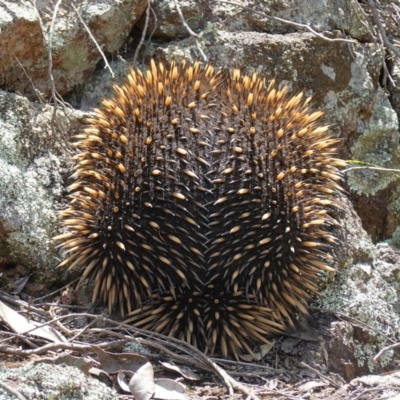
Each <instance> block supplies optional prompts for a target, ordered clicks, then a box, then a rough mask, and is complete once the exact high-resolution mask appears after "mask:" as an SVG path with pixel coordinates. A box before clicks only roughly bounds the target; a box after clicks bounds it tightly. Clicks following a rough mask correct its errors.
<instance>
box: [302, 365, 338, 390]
mask: <svg viewBox="0 0 400 400" xmlns="http://www.w3.org/2000/svg"><path fill="white" fill-rule="evenodd" d="M300 365H301V366H302V367H304V368H307V369H308V370H310V371H311V372H314V374H317V375H318V376H319V377H320V378H321V379H323V380H325V381H327V382H329V383H330V384H331V385H332V386H333V387H335V388H336V389H340V388H341V386H340V385H338V384H337V383H336V382H335V381H334V380H332V379H331V378H328V377H327V376H325V375H324V374H321V372H319V371H318V370H316V369H315V368H313V367H310V366H309V365H308V364H306V363H305V362H301V363H300Z"/></svg>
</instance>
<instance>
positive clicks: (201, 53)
mask: <svg viewBox="0 0 400 400" xmlns="http://www.w3.org/2000/svg"><path fill="white" fill-rule="evenodd" d="M174 3H175V7H176V11H178V15H179V19H180V20H181V22H182V25H183V26H184V27H185V28H186V30H187V31H188V33H189V35H190V36H192V37H193V38H194V41H195V43H196V48H197V50H198V52H199V53H200V55H201V58H202V59H203V61H207V56H206V55H205V53H204V51H203V49H202V48H201V46H200V43H199V41H198V37H199V35H198V34H197V33H195V32H193V31H192V29H191V28H190V26H189V25H188V24H187V22H186V20H185V18H184V16H183V14H182V10H181V8H180V6H179V3H178V1H177V0H174Z"/></svg>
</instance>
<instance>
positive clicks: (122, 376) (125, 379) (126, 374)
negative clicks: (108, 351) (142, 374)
mask: <svg viewBox="0 0 400 400" xmlns="http://www.w3.org/2000/svg"><path fill="white" fill-rule="evenodd" d="M132 376H133V372H132V371H119V372H118V375H117V381H116V384H115V389H116V390H117V391H118V392H120V391H123V392H126V393H130V392H131V391H130V390H129V381H130V380H131V378H132Z"/></svg>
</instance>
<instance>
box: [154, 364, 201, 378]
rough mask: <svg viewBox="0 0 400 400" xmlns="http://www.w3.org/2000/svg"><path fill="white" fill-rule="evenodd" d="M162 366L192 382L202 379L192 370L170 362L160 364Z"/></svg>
mask: <svg viewBox="0 0 400 400" xmlns="http://www.w3.org/2000/svg"><path fill="white" fill-rule="evenodd" d="M160 364H161V365H162V366H164V367H165V368H167V369H169V370H171V371H176V372H178V373H179V374H181V375H182V376H183V377H184V378H186V379H189V380H191V381H199V380H200V379H201V377H200V376H199V375H197V374H195V373H194V372H193V371H192V370H190V369H189V368H185V367H178V366H177V365H175V364H173V363H168V362H160Z"/></svg>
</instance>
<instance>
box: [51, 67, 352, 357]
mask: <svg viewBox="0 0 400 400" xmlns="http://www.w3.org/2000/svg"><path fill="white" fill-rule="evenodd" d="M114 89H115V95H114V97H113V98H111V99H109V100H104V101H103V102H102V107H101V108H100V109H97V110H95V116H94V117H93V118H91V119H89V120H88V121H87V123H88V126H87V127H86V128H85V129H84V130H83V132H82V133H81V134H80V135H78V136H77V140H78V141H77V147H78V149H79V153H78V154H77V155H76V156H75V161H76V167H75V171H74V174H73V175H72V178H73V180H74V182H73V183H72V185H71V186H70V187H69V190H70V193H71V194H70V205H69V207H68V208H67V209H66V210H65V211H62V212H61V215H62V216H63V218H64V225H65V227H66V229H67V233H66V234H64V235H61V236H59V237H58V238H57V239H60V240H63V243H62V247H63V248H64V249H66V250H67V253H68V256H67V258H66V260H65V261H64V262H63V263H62V264H61V265H67V264H70V267H69V269H70V270H72V269H75V268H84V272H83V275H82V280H85V279H86V278H91V279H93V280H94V282H95V289H94V294H93V299H97V298H99V297H101V298H102V299H103V300H104V301H105V302H106V303H107V304H108V306H109V308H110V309H114V308H118V309H119V310H120V311H121V313H123V314H126V313H130V316H129V318H130V322H131V323H133V324H135V325H137V326H140V327H143V328H146V329H150V330H154V331H157V332H160V333H164V334H167V335H172V336H176V337H178V338H181V339H185V340H186V341H187V342H189V343H191V344H193V345H195V346H197V347H199V348H200V349H202V350H206V351H208V352H211V353H214V352H221V353H222V354H223V355H224V356H227V355H228V354H231V355H234V356H235V357H238V355H239V353H240V352H243V351H249V352H251V351H252V349H251V348H252V345H253V343H256V342H258V343H260V342H267V340H266V335H267V334H268V333H269V332H279V331H282V330H284V329H285V327H287V326H292V325H293V320H292V318H293V312H294V311H296V310H299V311H301V312H303V313H306V304H307V301H308V299H309V298H310V294H312V293H317V291H318V290H317V282H318V277H319V274H320V272H321V271H323V270H331V268H330V266H329V264H330V260H331V259H332V258H333V257H332V255H331V254H333V249H334V248H335V246H337V238H336V236H335V226H336V225H337V222H336V221H335V219H334V218H333V216H332V210H333V209H334V207H335V205H337V204H338V201H337V197H338V196H337V195H338V193H339V192H340V190H341V188H340V180H341V176H340V173H339V170H338V168H339V167H341V166H344V162H343V161H341V160H339V159H337V158H335V153H336V149H335V145H336V144H337V142H338V140H337V139H335V138H333V137H331V136H330V135H329V133H328V127H326V126H322V125H321V124H320V123H319V122H318V119H319V118H320V117H321V115H322V114H323V113H322V112H320V111H317V112H314V111H313V110H312V108H311V107H310V98H306V99H305V98H304V96H303V93H300V94H297V95H295V96H290V95H288V93H287V92H288V87H287V86H285V87H282V88H280V89H278V88H276V86H275V82H274V81H272V82H271V83H270V84H268V85H266V82H265V79H263V78H261V77H259V76H258V75H257V73H253V74H252V75H251V76H247V75H243V74H241V72H240V70H239V69H238V68H236V69H233V71H228V70H224V69H221V70H216V69H215V68H214V67H213V66H212V65H210V64H204V65H202V64H201V63H200V62H195V63H193V64H191V63H188V62H185V61H183V62H182V63H181V64H180V65H178V64H177V63H175V62H172V64H171V65H170V67H165V66H164V65H163V64H162V63H158V64H157V63H155V62H154V61H152V62H151V66H150V68H149V69H148V70H147V71H146V72H145V73H142V72H141V71H140V70H139V69H137V68H135V69H132V70H131V71H130V73H129V75H128V79H127V81H126V83H125V84H123V85H121V86H115V88H114Z"/></svg>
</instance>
